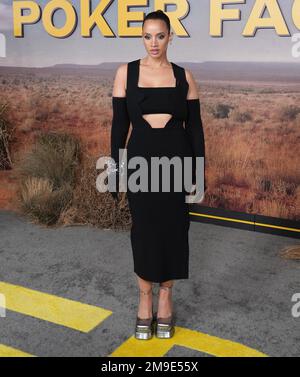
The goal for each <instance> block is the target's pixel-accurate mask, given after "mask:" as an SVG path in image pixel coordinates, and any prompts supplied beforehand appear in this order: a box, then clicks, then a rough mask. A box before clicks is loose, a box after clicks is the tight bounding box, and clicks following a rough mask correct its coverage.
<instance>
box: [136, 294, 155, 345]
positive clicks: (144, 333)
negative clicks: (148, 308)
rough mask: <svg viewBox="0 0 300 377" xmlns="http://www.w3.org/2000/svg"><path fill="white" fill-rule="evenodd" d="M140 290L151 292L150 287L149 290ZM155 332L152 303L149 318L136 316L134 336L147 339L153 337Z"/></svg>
mask: <svg viewBox="0 0 300 377" xmlns="http://www.w3.org/2000/svg"><path fill="white" fill-rule="evenodd" d="M140 292H141V293H142V294H144V295H148V294H149V293H151V292H152V287H151V289H149V291H143V290H141V289H140ZM154 332H155V315H154V314H153V305H152V316H151V317H150V318H140V317H139V316H137V317H136V324H135V338H136V339H144V340H148V339H151V338H152V337H153V334H154Z"/></svg>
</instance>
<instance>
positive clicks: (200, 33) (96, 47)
mask: <svg viewBox="0 0 300 377" xmlns="http://www.w3.org/2000/svg"><path fill="white" fill-rule="evenodd" d="M99 1H100V0H93V1H91V3H92V7H93V9H94V8H95V6H96V5H97V4H98V3H99ZM277 1H278V3H279V5H280V8H281V11H282V13H283V15H284V18H285V21H286V24H287V26H288V29H289V31H290V34H291V35H293V34H295V33H300V31H299V30H298V29H297V28H296V27H295V25H294V23H293V20H292V15H291V9H292V4H293V0H277ZM47 2H48V1H47V0H41V1H38V3H39V5H40V6H41V8H43V7H44V5H45V4H46V3H47ZM254 2H255V0H247V1H246V4H235V5H225V6H224V8H238V9H240V10H241V20H240V21H225V22H224V25H223V37H211V36H210V35H209V19H210V0H190V1H189V4H190V11H189V13H188V15H187V16H186V17H185V18H184V19H182V20H181V22H182V24H183V26H184V28H185V29H186V30H187V32H188V34H189V36H188V37H178V36H176V35H175V36H174V39H173V42H172V45H170V46H169V48H168V59H169V60H171V61H175V62H178V63H180V62H203V61H270V62H294V63H297V62H299V61H300V58H295V57H293V56H292V39H291V36H289V37H281V36H278V35H277V33H276V31H275V30H274V29H259V30H258V31H257V32H256V36H255V37H253V38H250V37H243V36H242V32H243V29H244V27H245V24H246V22H247V20H248V17H249V15H250V12H251V9H252V7H253V4H254ZM148 3H149V7H131V8H130V10H132V11H143V12H144V13H145V14H147V13H149V12H151V11H153V10H154V8H153V5H154V1H153V0H150V1H148ZM72 4H73V6H74V7H75V8H76V11H77V14H78V19H79V20H80V8H79V4H80V1H79V0H76V1H72ZM173 9H174V7H173V6H169V7H168V9H167V10H168V11H172V10H173ZM263 16H264V17H268V12H267V11H266V12H264V15H263ZM104 17H105V19H106V20H107V22H108V23H109V25H110V27H111V29H112V30H113V31H114V33H115V35H116V37H108V38H107V37H104V36H103V35H102V34H101V31H100V30H99V29H98V28H97V27H95V28H94V29H93V32H92V37H91V38H84V37H82V36H81V35H80V26H79V25H80V22H78V25H77V28H76V29H75V31H74V32H73V34H72V35H71V36H69V37H68V38H64V39H61V38H54V37H52V36H50V35H48V34H47V32H46V31H45V29H44V27H43V24H42V21H41V20H40V21H39V22H38V23H36V24H33V25H25V27H24V30H25V36H24V38H15V37H14V36H13V17H12V0H0V33H1V34H2V35H4V38H5V40H6V57H0V66H1V65H2V66H23V67H45V66H52V65H54V64H61V63H75V64H99V63H102V62H112V61H116V62H121V61H124V62H126V61H130V60H134V59H137V58H141V57H144V56H146V51H145V49H144V45H143V42H142V39H141V37H133V38H132V37H126V38H124V37H123V38H120V37H118V35H117V1H116V0H115V1H112V2H111V5H110V6H109V8H108V9H107V11H106V12H105V14H104ZM64 21H65V16H64V13H63V12H62V11H61V10H59V11H57V12H56V13H55V16H54V23H55V25H56V26H57V27H61V26H62V25H63V23H64ZM137 25H139V24H138V23H136V22H133V23H132V24H131V26H137ZM140 25H141V23H140ZM2 40H3V37H2Z"/></svg>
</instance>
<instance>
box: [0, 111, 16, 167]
mask: <svg viewBox="0 0 300 377" xmlns="http://www.w3.org/2000/svg"><path fill="white" fill-rule="evenodd" d="M7 106H8V105H7V104H5V105H3V104H1V105H0V169H1V170H6V169H11V168H12V161H11V157H10V148H9V144H10V142H11V140H12V137H13V132H14V130H15V128H14V127H13V126H12V124H11V122H9V121H8V120H7V118H6V109H7Z"/></svg>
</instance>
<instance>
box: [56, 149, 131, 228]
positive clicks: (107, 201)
mask: <svg viewBox="0 0 300 377" xmlns="http://www.w3.org/2000/svg"><path fill="white" fill-rule="evenodd" d="M96 161H97V158H96V157H92V156H88V155H86V156H85V157H84V159H83V160H82V162H81V165H80V169H79V170H80V171H79V174H78V177H77V182H76V187H75V190H74V195H73V202H72V205H71V206H70V207H69V208H68V209H67V210H66V211H64V212H63V213H62V214H61V217H60V220H59V223H60V224H63V225H76V224H91V225H94V226H97V227H99V228H102V229H110V228H112V229H115V230H117V229H118V230H125V231H127V230H129V229H130V225H131V216H130V211H129V206H128V200H127V196H126V192H122V193H119V197H120V199H119V202H115V200H114V199H113V197H112V195H111V193H110V192H108V191H106V192H99V191H98V190H97V188H96V179H97V175H98V172H97V169H96ZM99 172H101V171H99Z"/></svg>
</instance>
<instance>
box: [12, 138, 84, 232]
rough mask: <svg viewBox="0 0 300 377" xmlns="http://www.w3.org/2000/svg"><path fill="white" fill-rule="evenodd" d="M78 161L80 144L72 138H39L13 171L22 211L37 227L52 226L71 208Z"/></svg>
mask: <svg viewBox="0 0 300 377" xmlns="http://www.w3.org/2000/svg"><path fill="white" fill-rule="evenodd" d="M79 161H80V149H79V142H78V141H77V140H76V139H75V138H74V137H73V136H70V135H67V134H64V133H63V134H56V133H49V134H42V135H39V136H38V138H37V141H36V143H35V145H34V147H33V149H32V151H31V152H30V153H29V154H27V155H26V156H25V158H24V159H23V160H22V161H21V162H20V164H19V166H17V167H16V172H17V175H16V176H17V177H18V179H19V187H18V190H17V196H18V198H19V204H20V209H21V211H22V212H24V213H25V214H26V215H28V216H29V217H30V218H31V219H32V220H35V221H36V222H38V223H42V224H46V225H53V224H55V223H56V222H57V221H58V219H59V217H60V215H61V212H63V211H64V210H66V208H68V206H70V205H71V202H72V195H73V189H74V186H75V181H76V167H77V166H78V163H79Z"/></svg>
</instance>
